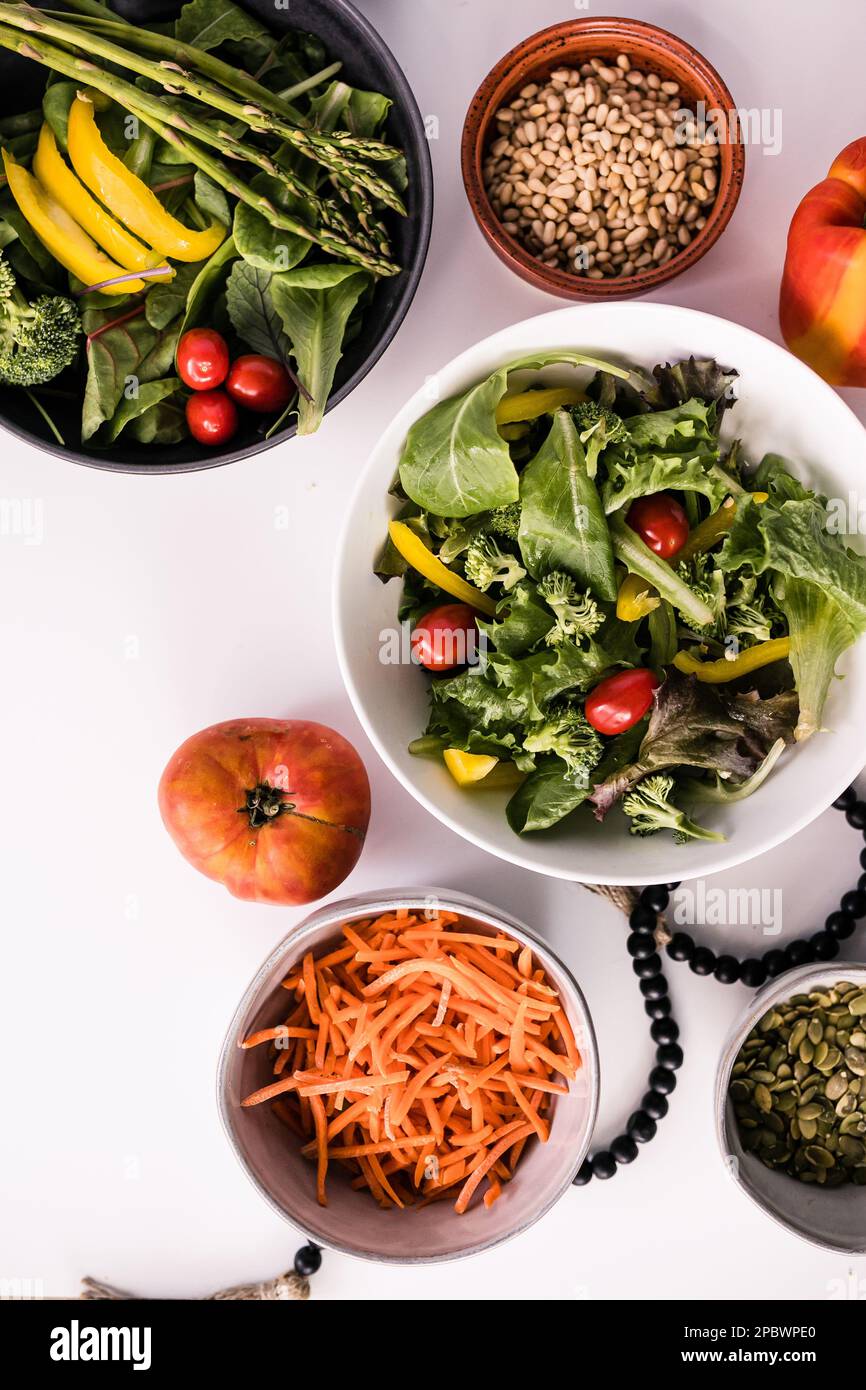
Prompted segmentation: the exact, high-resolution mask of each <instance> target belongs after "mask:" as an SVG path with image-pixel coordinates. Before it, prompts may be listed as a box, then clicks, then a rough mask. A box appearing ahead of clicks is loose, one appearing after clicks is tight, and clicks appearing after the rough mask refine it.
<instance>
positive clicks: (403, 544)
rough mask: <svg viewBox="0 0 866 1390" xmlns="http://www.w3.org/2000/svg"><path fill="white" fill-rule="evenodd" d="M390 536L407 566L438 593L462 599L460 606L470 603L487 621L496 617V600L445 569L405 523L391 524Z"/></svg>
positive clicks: (393, 522) (396, 522)
mask: <svg viewBox="0 0 866 1390" xmlns="http://www.w3.org/2000/svg"><path fill="white" fill-rule="evenodd" d="M388 535H389V536H390V537H391V540H392V542H393V544H394V545H395V546H396V548H397V550H399V552H400V554H401V555H402V556H403V559H404V560H405V561H406V563H407V565H411V566H412V568H413V569H414V570H417V571H418V573H419V574H423V576H424V578H425V579H429V580H430V583H431V584H435V585H436V587H437V589H443V590H444V591H445V593H446V594H451V596H452V598H457V599H460V602H461V603H468V604H469V605H470V607H471V608H477V609H478V611H479V613H486V614H487V616H488V618H492V617H493V615H494V613H495V612H496V604H495V603H494V602H493V599H492V598H488V597H487V595H486V594H482V592H481V590H480V589H476V588H475V587H474V585H472V584H468V583H467V582H466V580H465V579H462V578H461V576H460V575H459V574H455V573H454V571H453V570H450V569H449V568H448V566H447V565H443V563H442V561H441V560H440V559H439V557H438V556H437V555H434V554H433V551H432V550H430V549H429V548H428V547H427V546H426V545H425V544H424V542H423V541H422V539H421V537H420V536H416V534H415V532H414V531H413V530H412V528H411V527H410V526H407V525H406V523H405V521H392V522H391V523H390V524H389V526H388Z"/></svg>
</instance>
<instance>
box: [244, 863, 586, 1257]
mask: <svg viewBox="0 0 866 1390" xmlns="http://www.w3.org/2000/svg"><path fill="white" fill-rule="evenodd" d="M433 904H435V905H436V906H437V907H438V908H444V909H445V910H447V911H451V912H459V913H460V914H461V916H462V917H464V918H466V919H467V920H468V921H470V922H471V923H472V930H473V931H480V932H483V933H484V934H485V935H491V936H492V935H494V934H495V933H496V932H498V931H504V932H506V933H507V934H508V935H509V936H510V937H512V938H513V939H514V940H515V941H520V942H522V943H523V944H524V945H526V946H529V947H530V948H531V950H532V951H533V953H534V955H535V956H536V957H537V959H538V961H539V963H540V964H541V966H542V967H543V968H544V971H545V973H546V975H547V977H548V979H549V980H550V982H551V983H552V984H553V986H554V988H555V989H556V991H557V993H558V994H559V997H560V1001H561V1003H562V1006H563V1008H564V1009H565V1012H566V1017H567V1018H568V1021H569V1023H570V1024H571V1027H572V1031H573V1032H574V1039H575V1042H576V1043H577V1047H578V1050H579V1052H580V1055H581V1058H582V1060H583V1065H582V1066H581V1068H580V1070H579V1071H578V1073H577V1076H576V1077H575V1079H574V1081H571V1082H569V1087H568V1095H564V1096H557V1098H556V1102H555V1104H554V1107H553V1111H552V1121H551V1126H550V1137H549V1138H548V1140H547V1143H546V1144H532V1145H530V1146H528V1147H527V1150H526V1153H525V1155H524V1156H523V1157H522V1159H521V1162H520V1167H519V1168H518V1170H517V1173H516V1175H515V1178H514V1181H513V1182H512V1183H508V1184H507V1185H506V1187H505V1188H504V1190H503V1192H502V1196H501V1197H500V1198H499V1200H498V1201H497V1202H496V1204H495V1206H493V1207H491V1208H490V1209H489V1210H488V1209H487V1208H486V1207H484V1206H482V1205H480V1204H477V1205H474V1206H472V1207H470V1209H469V1211H467V1212H466V1213H465V1214H464V1215H463V1216H458V1215H457V1213H456V1212H455V1211H454V1209H453V1206H452V1205H451V1204H450V1203H449V1202H434V1203H432V1204H431V1205H430V1206H427V1207H423V1208H420V1209H418V1210H414V1209H411V1208H410V1209H409V1210H407V1211H397V1210H395V1209H392V1210H391V1211H382V1210H381V1209H380V1208H379V1207H378V1206H377V1205H376V1203H375V1202H373V1201H372V1200H371V1199H370V1197H369V1196H368V1195H367V1194H365V1193H361V1192H355V1191H353V1189H352V1188H351V1187H350V1186H349V1183H348V1181H347V1180H346V1178H345V1176H344V1175H343V1174H342V1173H339V1172H337V1173H334V1174H333V1178H332V1177H331V1175H329V1179H328V1205H327V1206H326V1207H320V1206H319V1205H318V1203H317V1201H316V1193H315V1174H314V1170H313V1168H312V1167H311V1166H310V1164H309V1163H308V1162H307V1161H306V1160H305V1159H303V1158H302V1157H301V1155H300V1153H299V1152H298V1146H297V1142H296V1141H295V1139H294V1137H293V1136H292V1135H291V1134H290V1132H289V1130H288V1129H287V1128H286V1126H285V1125H284V1124H282V1123H281V1121H280V1120H279V1118H278V1116H277V1115H275V1114H274V1113H273V1111H272V1110H271V1109H270V1107H269V1106H267V1105H261V1106H256V1107H255V1108H253V1109H249V1110H243V1109H242V1108H241V1104H240V1102H241V1099H242V1098H243V1097H244V1096H246V1095H249V1094H250V1092H251V1091H254V1090H256V1089H257V1088H258V1087H259V1086H264V1085H266V1084H267V1083H268V1082H269V1081H270V1080H271V1079H272V1073H271V1068H270V1063H269V1060H268V1057H267V1056H266V1055H265V1054H266V1053H267V1050H268V1049H267V1048H264V1047H258V1048H252V1049H249V1050H247V1051H245V1050H242V1049H241V1048H239V1047H238V1039H239V1038H243V1037H246V1036H247V1035H248V1034H249V1033H251V1032H253V1031H255V1030H256V1029H258V1028H272V1027H273V1026H274V1025H275V1024H277V1023H279V1022H281V1021H282V1020H283V1019H284V1018H285V1016H286V1005H287V999H288V996H287V995H286V992H285V990H284V989H281V987H280V981H281V980H282V979H283V978H284V977H285V975H286V974H287V973H288V971H289V970H291V968H292V966H293V965H295V964H296V963H297V962H298V961H299V960H300V959H301V958H302V956H304V955H305V954H306V952H307V951H317V950H319V949H321V948H322V947H324V946H325V945H326V944H329V943H331V942H334V943H336V942H337V941H338V940H339V939H341V938H340V933H339V927H340V924H341V923H342V922H352V921H357V920H358V919H360V918H369V917H375V916H378V915H379V913H382V912H394V911H396V910H397V909H399V908H402V907H406V908H409V909H410V910H416V909H418V910H421V909H424V908H427V907H430V906H432V905H433ZM598 1092H599V1064H598V1044H597V1043H596V1039H595V1032H594V1030H593V1026H592V1020H591V1018H590V1015H589V1009H588V1008H587V1005H586V1000H585V999H584V997H583V995H582V993H581V991H580V989H579V987H578V985H577V984H576V982H575V980H574V978H573V976H572V975H571V973H570V971H569V970H568V969H567V968H566V966H564V965H563V963H562V961H561V960H559V958H558V957H557V956H555V955H554V954H553V952H552V950H551V949H550V947H549V946H548V945H546V943H545V942H544V941H542V940H541V939H540V938H539V937H538V936H536V934H535V932H533V931H531V930H530V929H529V927H526V926H524V925H523V923H522V922H518V921H517V920H516V919H515V918H513V917H510V916H509V915H508V914H507V913H505V912H501V911H500V910H499V909H498V908H495V907H491V906H490V905H489V904H488V903H483V902H480V901H479V900H478V899H477V898H470V897H467V896H465V895H464V894H462V893H454V892H451V891H450V890H447V889H444V888H402V889H393V890H390V891H385V892H381V893H365V894H362V895H360V896H359V897H356V898H351V899H348V900H344V901H343V902H336V903H328V904H327V906H325V907H320V908H319V909H318V910H317V911H316V912H314V913H313V914H312V915H311V916H310V917H308V918H307V919H306V921H305V922H302V923H301V925H300V926H299V927H297V928H295V929H294V930H293V931H292V932H291V933H290V934H289V936H287V937H286V939H285V940H284V941H282V942H281V943H280V945H279V946H277V947H276V949H275V950H274V951H272V952H271V954H270V955H269V956H268V958H267V960H266V961H265V962H264V964H263V965H262V967H261V969H260V970H259V971H258V972H257V974H256V975H255V978H254V979H253V980H251V981H250V984H249V985H248V986H247V989H246V990H245V991H244V996H243V998H242V999H241V1002H240V1004H239V1005H238V1007H237V1010H236V1012H235V1015H234V1018H233V1019H232V1021H231V1024H230V1025H229V1030H228V1033H227V1034H226V1039H225V1042H224V1043H223V1048H222V1053H221V1056H220V1062H219V1070H218V1075H217V1098H218V1104H219V1109H220V1116H221V1118H222V1122H223V1128H224V1129H225V1132H226V1135H227V1136H228V1139H229V1142H230V1144H231V1146H232V1148H233V1149H234V1151H235V1154H236V1156H237V1158H238V1160H239V1161H240V1163H241V1165H242V1166H243V1168H244V1169H245V1171H246V1173H247V1176H248V1177H249V1178H250V1179H251V1181H252V1182H253V1184H254V1185H255V1187H256V1188H257V1189H258V1190H259V1192H260V1193H261V1194H262V1196H263V1197H264V1198H265V1199H266V1201H268V1202H269V1203H270V1205H271V1206H272V1207H273V1208H274V1210H275V1211H277V1212H279V1214H280V1215H281V1216H283V1217H285V1218H286V1219H287V1220H289V1221H291V1222H292V1224H293V1225H294V1226H296V1227H298V1229H299V1230H301V1231H303V1232H304V1234H305V1235H306V1236H307V1237H308V1238H309V1239H312V1240H314V1241H316V1243H317V1244H319V1245H326V1246H328V1247H329V1248H330V1249H332V1250H339V1251H341V1252H342V1253H343V1254H345V1255H358V1256H360V1257H362V1258H364V1259H369V1260H377V1261H380V1262H384V1263H395V1264H428V1263H431V1262H435V1261H438V1260H453V1259H457V1258H459V1257H460V1256H462V1255H474V1254H478V1253H479V1252H480V1251H481V1250H490V1249H492V1248H493V1246H495V1245H501V1244H502V1242H503V1241H506V1240H510V1239H511V1237H512V1236H516V1235H519V1234H520V1232H521V1231H525V1230H526V1229H527V1227H529V1226H531V1225H532V1224H533V1223H534V1222H535V1221H537V1220H538V1219H539V1217H541V1216H543V1215H544V1213H545V1212H546V1211H548V1210H549V1209H550V1207H552V1206H553V1204H554V1203H555V1202H556V1201H558V1199H559V1198H560V1197H561V1196H562V1195H563V1193H565V1192H567V1191H568V1189H569V1187H570V1185H571V1182H572V1180H573V1178H574V1177H575V1175H576V1173H577V1170H578V1169H579V1168H580V1165H581V1164H582V1162H583V1160H584V1158H585V1157H586V1152H587V1149H588V1148H589V1143H590V1140H591V1138H592V1131H593V1126H594V1125H595V1116H596V1111H597V1110H598Z"/></svg>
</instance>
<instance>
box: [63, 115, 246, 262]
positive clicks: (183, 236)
mask: <svg viewBox="0 0 866 1390" xmlns="http://www.w3.org/2000/svg"><path fill="white" fill-rule="evenodd" d="M68 144H69V158H70V159H71V160H72V167H73V168H74V170H75V172H76V174H77V175H78V177H79V178H80V179H81V180H82V182H83V183H85V184H87V187H88V188H89V189H90V191H91V192H92V193H95V194H96V196H97V198H98V199H99V201H100V202H101V203H104V204H105V206H106V207H107V208H109V209H110V211H111V212H112V213H113V214H114V216H115V217H116V218H117V219H118V220H119V221H120V222H122V223H123V224H124V226H126V227H128V228H129V229H130V231H132V232H134V233H135V234H136V236H139V237H141V239H142V241H146V242H147V244H148V246H152V247H153V248H154V250H155V251H158V252H159V254H160V255H161V256H172V257H173V258H174V259H175V260H178V261H204V260H207V258H208V257H209V256H212V255H213V253H214V251H216V249H217V247H218V246H220V245H222V243H223V242H224V241H225V238H226V231H227V229H226V228H225V227H224V226H223V225H222V223H221V222H213V223H211V225H210V227H208V228H206V229H205V231H203V232H194V231H191V230H190V228H189V227H185V226H184V225H183V223H182V222H178V220H177V218H176V217H172V215H171V213H170V212H168V211H167V210H166V208H164V207H163V205H162V203H161V202H160V201H159V199H158V198H157V196H156V194H155V193H154V192H153V191H152V189H150V188H148V187H147V184H145V183H142V181H141V179H139V178H136V176H135V174H133V173H131V172H130V170H129V169H127V167H126V165H125V164H124V163H123V162H122V161H121V160H119V159H118V158H117V156H116V155H115V154H112V152H111V150H110V149H109V148H108V146H107V145H106V143H105V141H104V140H103V138H102V136H101V134H100V133H99V127H98V125H97V124H96V117H95V115H94V110H93V102H92V101H89V100H88V99H87V98H86V97H83V96H81V95H79V96H77V97H76V98H75V100H74V102H73V103H72V106H71V107H70V110H69V132H68ZM128 288H129V287H128V286H127V289H128Z"/></svg>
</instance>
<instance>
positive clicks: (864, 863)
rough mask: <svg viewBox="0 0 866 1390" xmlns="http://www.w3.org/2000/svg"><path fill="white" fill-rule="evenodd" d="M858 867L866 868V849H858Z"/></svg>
mask: <svg viewBox="0 0 866 1390" xmlns="http://www.w3.org/2000/svg"><path fill="white" fill-rule="evenodd" d="M860 868H861V869H866V849H861V851H860Z"/></svg>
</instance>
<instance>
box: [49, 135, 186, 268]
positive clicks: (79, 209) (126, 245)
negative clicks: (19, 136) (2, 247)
mask: <svg viewBox="0 0 866 1390" xmlns="http://www.w3.org/2000/svg"><path fill="white" fill-rule="evenodd" d="M33 172H34V174H35V175H36V177H37V179H38V180H39V182H40V183H41V184H42V187H43V188H44V189H45V190H46V191H47V192H48V193H50V195H51V197H52V198H56V200H57V202H58V203H59V204H60V206H61V207H62V208H65V209H66V211H67V212H68V213H69V216H70V217H74V218H75V221H76V222H77V223H78V225H79V227H83V228H84V230H85V231H86V232H88V233H89V235H90V236H92V237H93V240H94V241H95V242H96V244H97V246H101V247H102V249H103V251H107V252H108V254H109V256H113V257H114V259H115V260H116V261H117V262H118V264H119V265H122V266H123V268H124V270H154V269H156V268H157V267H159V268H161V269H164V270H166V271H168V269H169V266H168V264H167V262H166V261H164V260H162V259H161V258H160V257H159V256H158V255H156V253H155V252H153V251H151V250H150V248H149V247H147V246H142V244H141V242H140V241H137V240H136V238H135V237H134V236H131V235H130V233H129V232H128V231H127V230H126V228H125V227H121V225H120V223H119V222H116V221H115V219H114V218H113V217H112V216H111V213H109V212H106V211H105V208H103V207H100V205H99V203H97V201H96V199H95V198H91V196H90V194H89V193H88V191H87V189H86V188H85V187H84V184H83V183H82V182H81V180H80V179H79V178H77V177H76V175H75V174H73V172H72V170H71V169H70V167H69V165H68V164H67V163H66V160H65V159H64V158H63V155H62V154H61V153H60V151H59V150H58V148H57V141H56V140H55V138H54V131H53V130H52V129H51V127H50V125H49V124H48V123H47V121H46V122H45V124H44V125H43V127H42V129H41V130H40V132H39V143H38V145H37V146H36V154H35V155H34V157H33ZM173 275H174V271H173V270H172V271H171V274H165V275H161V276H159V279H160V280H170V279H171V278H172V277H173ZM124 290H125V291H126V292H127V293H128V292H129V285H128V284H127V285H125V286H124Z"/></svg>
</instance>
